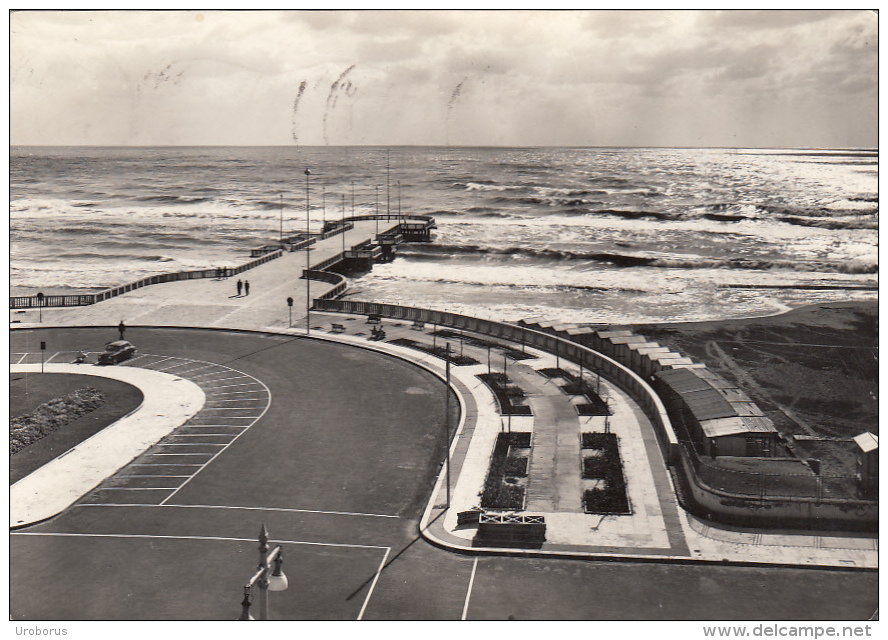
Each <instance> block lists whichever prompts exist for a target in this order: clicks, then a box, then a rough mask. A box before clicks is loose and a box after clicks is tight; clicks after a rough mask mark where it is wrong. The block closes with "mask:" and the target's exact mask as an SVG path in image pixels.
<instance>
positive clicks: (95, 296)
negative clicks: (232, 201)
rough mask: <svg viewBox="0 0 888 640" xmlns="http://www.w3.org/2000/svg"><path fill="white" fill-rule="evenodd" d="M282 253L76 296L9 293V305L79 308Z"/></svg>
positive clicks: (232, 271) (232, 272) (234, 270)
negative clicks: (145, 288) (144, 288)
mask: <svg viewBox="0 0 888 640" xmlns="http://www.w3.org/2000/svg"><path fill="white" fill-rule="evenodd" d="M282 253H283V252H282V251H281V250H280V249H277V250H274V251H272V252H270V253H265V254H263V255H261V256H259V257H257V258H254V259H253V260H250V261H249V262H245V263H244V264H242V265H240V266H237V267H219V268H217V269H200V270H197V271H175V272H173V273H161V274H157V275H152V276H146V277H145V278H141V279H139V280H136V281H135V282H128V283H126V284H122V285H120V286H117V287H113V288H111V289H105V290H104V291H99V292H97V293H85V294H79V295H65V296H43V299H42V300H41V299H40V298H38V297H37V296H11V297H10V298H9V308H10V309H37V308H38V307H82V306H86V305H90V304H96V303H97V302H102V301H103V300H108V299H110V298H116V297H117V296H119V295H122V294H124V293H128V292H129V291H134V290H136V289H141V288H142V287H147V286H148V285H152V284H160V283H163V282H177V281H179V280H194V279H197V278H219V277H230V276H236V275H238V274H240V273H243V272H244V271H248V270H249V269H253V268H255V267H258V266H259V265H261V264H265V263H266V262H269V261H271V260H274V259H276V258H280V257H281V255H282Z"/></svg>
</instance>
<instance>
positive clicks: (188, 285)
mask: <svg viewBox="0 0 888 640" xmlns="http://www.w3.org/2000/svg"><path fill="white" fill-rule="evenodd" d="M393 226H396V223H393V222H382V221H380V222H379V229H380V232H383V231H385V230H387V229H389V228H391V227H393ZM376 227H377V224H376V221H359V222H356V223H355V227H354V228H353V229H349V230H348V231H346V232H345V233H344V234H339V235H336V236H333V237H331V238H327V239H326V240H322V241H320V242H318V243H317V244H315V245H313V246H312V247H310V249H309V250H308V252H309V253H310V256H309V258H308V261H310V263H311V264H312V265H315V264H318V263H320V262H321V261H322V260H326V259H327V258H330V257H332V256H334V255H336V254H338V253H340V252H341V251H342V250H343V246H344V247H345V248H346V249H350V248H351V247H352V245H356V244H359V243H361V242H363V241H365V240H367V239H368V238H372V237H373V235H374V234H375V232H376ZM306 253H307V251H306V250H300V251H294V252H284V254H283V255H282V256H281V257H280V258H277V259H275V260H270V261H269V262H266V263H265V264H262V265H260V266H258V267H255V268H253V269H250V270H248V271H245V272H244V273H242V274H240V275H239V276H234V277H231V278H226V279H212V278H200V279H195V280H179V281H176V282H167V283H163V284H155V285H150V286H147V287H143V288H141V289H136V290H134V291H130V292H128V293H125V294H124V295H122V296H118V297H116V298H111V299H110V300H105V301H103V302H100V303H97V304H93V305H88V306H84V307H65V308H55V307H48V308H45V309H43V310H42V311H41V312H38V310H37V309H29V310H26V311H12V310H11V311H10V320H11V321H12V324H11V325H10V326H11V327H31V326H111V325H114V326H116V325H117V324H118V323H119V322H120V321H121V320H122V321H123V322H124V323H125V324H126V325H143V326H182V327H219V328H228V329H246V330H255V331H265V330H269V329H270V330H283V329H286V328H287V327H288V324H289V322H290V317H291V310H290V309H289V308H288V306H287V298H288V297H291V298H293V301H294V304H293V308H292V322H293V326H299V327H303V328H304V326H305V309H306V298H307V296H306V294H307V293H309V294H310V297H311V298H316V297H319V296H321V295H323V294H324V293H326V292H327V291H329V290H330V289H331V288H332V287H333V285H330V284H328V283H326V282H319V281H311V282H309V281H307V280H303V279H302V278H301V276H302V270H303V269H305V267H306V264H307V260H306ZM238 279H240V280H247V281H249V283H250V295H241V296H238V295H237V288H236V283H237V281H238ZM41 313H42V317H43V322H42V324H40V323H38V318H39V316H40V315H41Z"/></svg>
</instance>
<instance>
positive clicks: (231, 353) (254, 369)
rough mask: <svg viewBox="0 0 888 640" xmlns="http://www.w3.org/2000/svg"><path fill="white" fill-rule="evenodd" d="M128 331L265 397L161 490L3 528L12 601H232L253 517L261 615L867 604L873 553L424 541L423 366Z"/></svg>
mask: <svg viewBox="0 0 888 640" xmlns="http://www.w3.org/2000/svg"><path fill="white" fill-rule="evenodd" d="M114 338H116V332H115V331H114V330H113V329H111V328H108V329H64V330H28V331H16V332H13V333H12V335H11V346H10V351H11V352H13V353H22V352H25V351H36V350H37V349H39V342H40V341H41V340H44V341H46V342H47V347H48V351H50V350H53V349H54V350H59V351H62V350H76V349H91V350H98V349H100V348H101V346H102V344H104V342H106V341H107V340H111V339H114ZM126 338H127V339H128V340H130V341H131V342H133V343H134V344H136V346H137V347H138V349H139V352H140V353H150V354H157V355H160V356H163V357H172V358H179V359H191V360H197V361H205V362H210V363H215V364H217V365H224V366H225V367H230V368H232V369H236V370H237V371H239V372H243V374H244V375H246V376H252V377H253V378H255V379H256V380H258V381H261V383H262V384H264V385H265V386H266V387H267V389H268V392H269V394H270V404H269V405H268V408H267V411H265V412H264V413H262V414H261V417H260V418H259V419H258V421H256V422H255V423H254V424H252V426H250V427H249V428H248V429H246V430H245V431H244V432H243V433H242V434H241V435H240V436H239V437H238V438H237V439H236V440H235V441H234V442H232V443H231V444H230V445H229V446H227V447H226V448H225V449H224V451H222V453H220V454H219V455H218V456H216V457H214V458H213V459H212V462H210V463H209V464H205V465H202V466H200V468H199V471H198V472H197V473H195V474H194V475H193V477H190V479H189V481H188V482H187V484H185V485H184V486H183V487H182V488H180V489H178V490H177V491H176V492H175V493H174V494H173V495H172V496H171V497H169V498H168V499H166V501H162V500H155V499H153V498H151V499H148V498H146V499H145V500H144V501H142V502H140V504H138V505H133V506H117V505H120V504H132V503H131V502H126V503H124V501H123V500H116V501H115V499H113V498H109V497H108V496H113V495H114V493H113V491H105V492H102V493H101V499H97V498H96V496H95V495H94V496H92V497H88V498H87V499H86V500H85V501H83V503H81V504H79V505H75V506H74V507H72V508H71V509H69V510H68V511H66V512H64V513H63V514H61V515H59V516H58V517H56V518H54V519H53V520H51V521H49V522H46V523H42V524H40V525H36V526H33V527H29V528H27V529H24V530H22V531H21V532H17V533H15V534H13V535H11V537H10V561H11V562H10V579H11V582H10V584H11V589H10V611H11V613H12V616H13V618H14V619H16V620H70V619H87V620H96V619H126V620H140V619H232V618H235V617H236V616H237V615H238V614H239V613H240V607H239V603H240V600H241V598H242V585H243V583H244V582H245V581H246V580H247V579H248V578H249V576H250V575H251V574H252V572H253V570H254V568H255V564H256V561H257V556H258V554H257V552H256V546H257V543H256V542H255V538H256V535H257V533H258V531H259V528H260V526H261V525H262V524H263V523H264V524H266V526H267V527H268V529H269V531H270V533H271V537H272V539H274V540H277V541H279V542H280V543H281V544H282V545H283V547H284V554H285V563H284V569H285V571H286V572H287V574H288V576H289V578H290V588H289V589H288V590H287V591H284V592H280V593H272V594H271V595H270V603H271V604H270V610H271V617H272V618H276V619H356V618H358V617H360V618H362V619H387V620H391V619H434V620H446V619H456V620H458V619H460V618H462V617H466V618H468V619H499V620H506V619H510V618H511V619H518V620H524V619H590V620H594V619H608V620H611V619H630V620H633V619H634V620H640V619H660V620H675V619H711V620H738V619H739V620H758V619H761V620H789V619H792V620H808V619H823V620H826V619H857V620H862V619H866V618H868V617H869V616H871V615H872V613H873V611H875V609H876V607H877V606H878V604H877V574H876V573H875V572H858V571H841V570H811V569H804V570H802V569H788V568H779V567H768V568H758V567H734V566H719V565H669V564H656V563H650V564H648V563H625V562H598V561H581V560H568V559H564V560H555V559H541V558H510V557H493V556H481V557H479V558H477V559H476V558H475V557H473V556H463V555H459V554H454V553H450V552H448V551H445V550H442V549H438V548H436V547H434V546H432V545H430V544H428V543H426V542H425V541H424V540H423V539H421V538H420V537H419V535H418V530H417V528H418V522H419V517H420V514H421V512H422V509H423V507H424V505H425V502H426V500H427V499H428V496H429V494H430V491H431V488H432V485H433V482H434V478H435V476H436V475H437V472H438V469H439V464H440V461H441V459H442V455H443V450H444V449H443V446H444V443H443V440H442V438H441V426H442V424H443V421H444V420H443V418H444V416H443V411H444V393H443V386H442V383H441V382H440V381H439V380H438V379H437V378H435V377H434V376H432V375H431V374H429V373H427V372H425V371H423V370H422V369H419V368H417V367H414V366H413V365H410V364H408V363H405V362H403V361H400V360H397V359H395V358H390V357H387V356H383V355H380V354H377V353H373V352H370V351H365V350H361V349H355V348H352V347H347V346H343V345H338V344H332V343H327V342H321V341H316V340H309V339H305V338H289V337H283V336H272V335H263V334H248V333H238V332H230V331H206V330H185V329H182V330H175V329H163V330H160V329H139V328H130V329H128V330H127V335H126ZM35 347H36V348H35ZM146 360H149V361H150V359H146ZM136 365H138V361H134V362H133V363H131V365H130V366H136ZM235 413H236V412H234V413H232V415H235ZM146 482H150V481H148V480H146ZM120 493H122V494H127V495H129V494H130V493H134V492H120ZM145 493H146V494H150V493H151V492H150V491H149V492H145ZM96 495H98V494H96ZM163 495H166V496H168V495H169V493H164V494H163ZM161 503H162V504H161ZM470 587H471V588H470Z"/></svg>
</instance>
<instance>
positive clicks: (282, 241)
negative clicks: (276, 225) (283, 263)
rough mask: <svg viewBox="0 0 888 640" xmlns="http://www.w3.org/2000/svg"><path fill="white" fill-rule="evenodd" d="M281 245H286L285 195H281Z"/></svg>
mask: <svg viewBox="0 0 888 640" xmlns="http://www.w3.org/2000/svg"><path fill="white" fill-rule="evenodd" d="M280 242H281V244H284V194H283V193H282V194H281V240H280Z"/></svg>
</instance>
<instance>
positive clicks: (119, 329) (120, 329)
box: [117, 320, 126, 340]
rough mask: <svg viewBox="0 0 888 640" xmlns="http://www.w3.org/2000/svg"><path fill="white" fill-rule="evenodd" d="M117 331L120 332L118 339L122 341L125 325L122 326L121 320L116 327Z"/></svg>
mask: <svg viewBox="0 0 888 640" xmlns="http://www.w3.org/2000/svg"><path fill="white" fill-rule="evenodd" d="M117 330H118V331H119V332H120V339H121V340H123V334H124V332H125V331H126V325H125V324H123V320H121V321H120V324H119V325H117Z"/></svg>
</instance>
